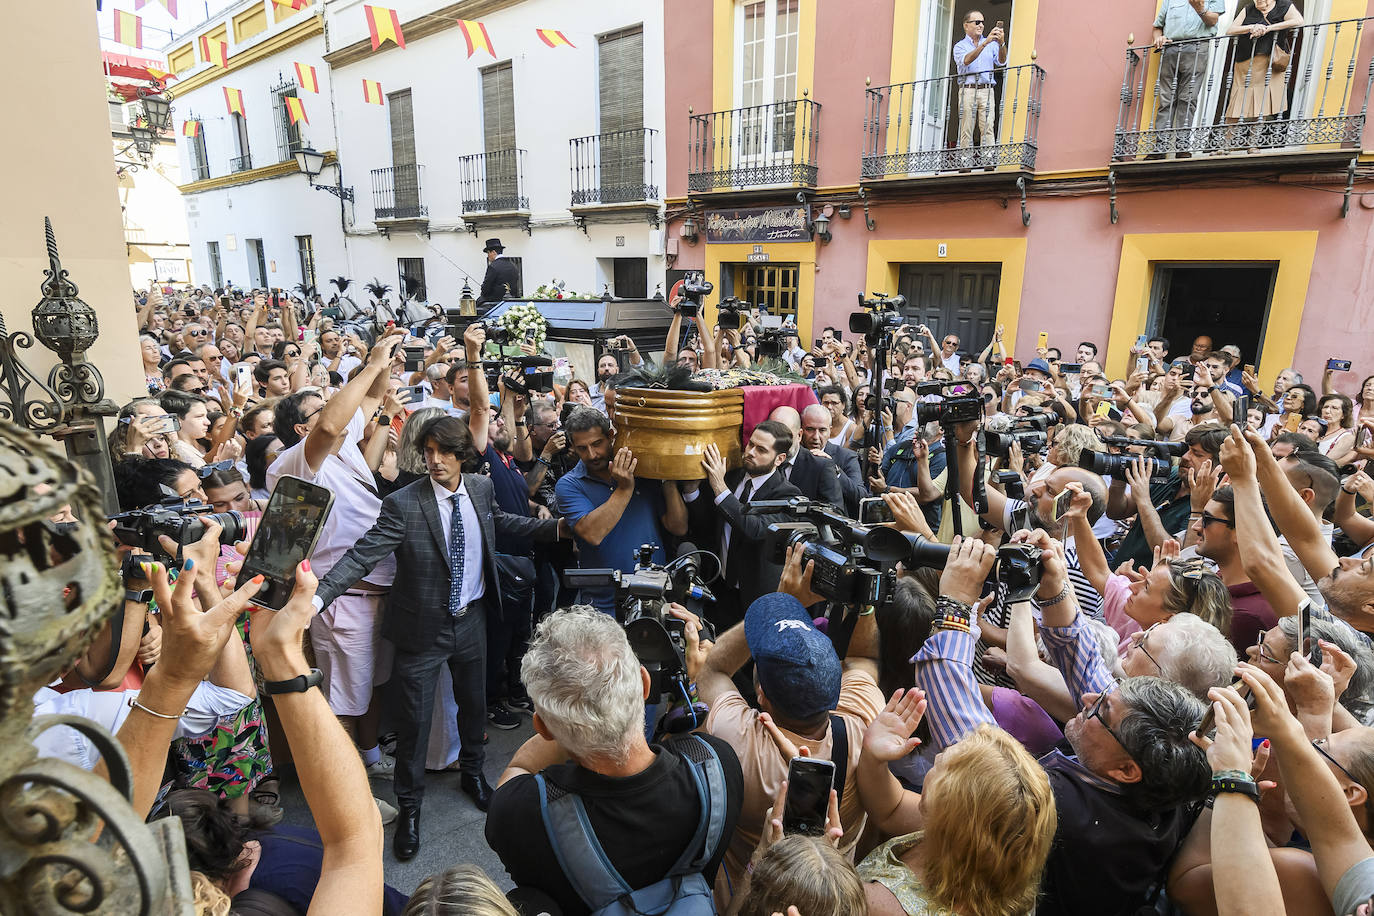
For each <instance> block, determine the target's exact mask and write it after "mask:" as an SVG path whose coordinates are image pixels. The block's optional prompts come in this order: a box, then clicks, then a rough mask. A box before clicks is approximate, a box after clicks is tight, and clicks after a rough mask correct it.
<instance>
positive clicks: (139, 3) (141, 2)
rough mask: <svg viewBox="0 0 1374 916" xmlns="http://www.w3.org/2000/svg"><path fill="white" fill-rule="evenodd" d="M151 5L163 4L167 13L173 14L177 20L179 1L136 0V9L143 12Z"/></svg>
mask: <svg viewBox="0 0 1374 916" xmlns="http://www.w3.org/2000/svg"><path fill="white" fill-rule="evenodd" d="M149 3H158V4H161V5H162V7H163V8H164V9H166V10H167V12H169V13H171V14H172V18H173V19H175V18H177V0H134V9H136V10H141V9H143V8H144V7H145V6H147V5H148V4H149Z"/></svg>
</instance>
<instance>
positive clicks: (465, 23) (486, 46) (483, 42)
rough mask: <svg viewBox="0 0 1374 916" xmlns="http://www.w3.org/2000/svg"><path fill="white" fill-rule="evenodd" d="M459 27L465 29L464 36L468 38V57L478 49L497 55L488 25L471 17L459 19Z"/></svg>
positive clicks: (493, 55)
mask: <svg viewBox="0 0 1374 916" xmlns="http://www.w3.org/2000/svg"><path fill="white" fill-rule="evenodd" d="M458 28H460V29H462V30H463V37H464V38H466V39H467V40H468V57H472V55H473V54H474V53H475V52H477V51H486V52H487V53H488V54H490V55H491V56H492V57H495V56H496V50H495V49H494V48H493V47H492V46H491V36H490V35H488V34H487V27H486V25H484V24H483V23H480V22H474V21H473V20H471V19H459V20H458Z"/></svg>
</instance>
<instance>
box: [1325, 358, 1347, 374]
mask: <svg viewBox="0 0 1374 916" xmlns="http://www.w3.org/2000/svg"><path fill="white" fill-rule="evenodd" d="M1326 368H1328V369H1330V370H1331V371H1332V372H1349V371H1350V360H1348V359H1328V360H1327V361H1326Z"/></svg>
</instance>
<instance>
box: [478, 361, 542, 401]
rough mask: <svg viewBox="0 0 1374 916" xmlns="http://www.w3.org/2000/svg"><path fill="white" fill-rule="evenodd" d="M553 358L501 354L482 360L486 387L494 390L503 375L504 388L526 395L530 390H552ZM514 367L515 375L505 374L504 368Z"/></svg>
mask: <svg viewBox="0 0 1374 916" xmlns="http://www.w3.org/2000/svg"><path fill="white" fill-rule="evenodd" d="M552 365H553V360H552V359H550V358H549V357H547V356H503V357H501V358H499V359H485V360H482V371H483V373H485V375H486V378H487V389H488V390H489V391H496V390H497V385H498V384H499V383H500V381H501V380H502V378H503V377H504V379H505V382H506V388H508V389H510V390H511V391H515V392H517V393H519V394H523V395H528V394H529V393H530V392H531V391H536V392H539V391H552V390H553V370H552V369H547V368H545V367H546V366H552ZM511 367H514V368H515V369H516V370H518V371H517V372H516V374H515V375H513V376H511V375H505V374H504V370H506V369H509V368H511Z"/></svg>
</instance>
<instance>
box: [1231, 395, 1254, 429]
mask: <svg viewBox="0 0 1374 916" xmlns="http://www.w3.org/2000/svg"><path fill="white" fill-rule="evenodd" d="M1231 422H1232V423H1234V424H1236V425H1237V426H1239V427H1240V428H1241V429H1245V426H1246V424H1247V423H1249V422H1250V395H1248V394H1242V395H1240V396H1239V397H1237V398H1236V400H1235V402H1234V403H1233V404H1232V405H1231Z"/></svg>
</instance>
